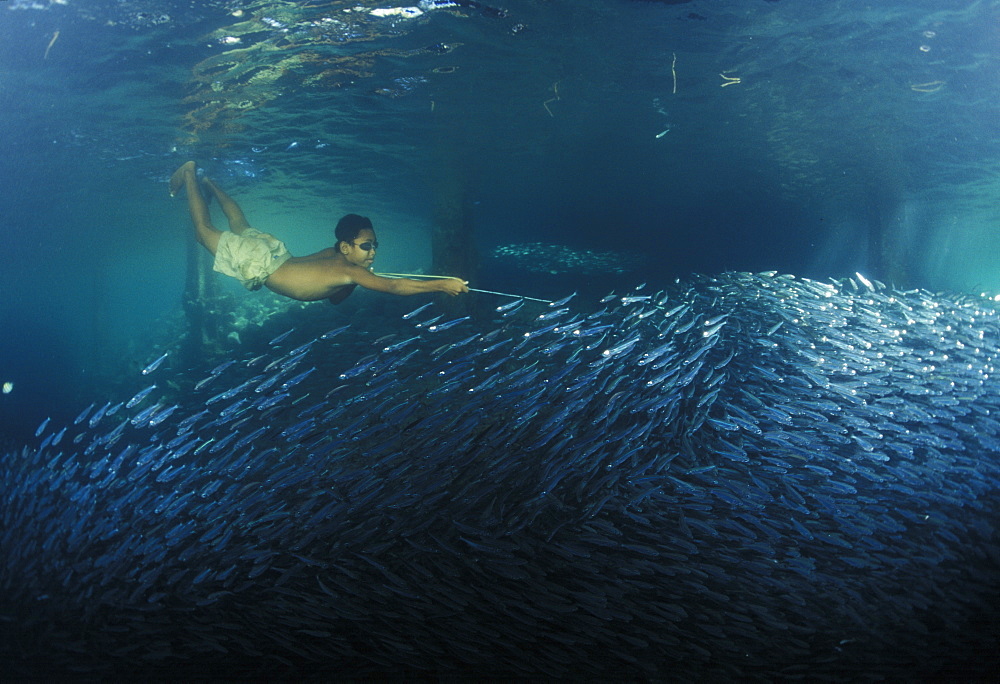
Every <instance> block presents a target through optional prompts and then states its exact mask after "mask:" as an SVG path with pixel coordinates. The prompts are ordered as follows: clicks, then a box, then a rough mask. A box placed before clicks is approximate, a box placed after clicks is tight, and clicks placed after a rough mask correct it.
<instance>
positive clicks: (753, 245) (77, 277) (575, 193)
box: [0, 0, 1000, 638]
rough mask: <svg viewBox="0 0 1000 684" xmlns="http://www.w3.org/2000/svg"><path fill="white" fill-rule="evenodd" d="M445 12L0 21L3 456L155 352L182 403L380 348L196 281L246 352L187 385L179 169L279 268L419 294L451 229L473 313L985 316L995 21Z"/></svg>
mask: <svg viewBox="0 0 1000 684" xmlns="http://www.w3.org/2000/svg"><path fill="white" fill-rule="evenodd" d="M446 5H448V3H422V5H421V6H422V7H423V13H422V14H420V15H419V16H404V15H402V14H399V13H395V14H393V13H391V12H389V13H388V16H379V15H378V13H373V12H372V11H373V10H391V9H393V7H394V6H393V5H390V4H388V3H386V4H382V3H377V2H371V1H368V0H365V1H364V2H360V3H359V2H320V1H318V0H317V1H315V2H306V3H297V4H293V3H270V2H252V3H251V2H233V1H232V0H227V1H216V0H211V1H206V2H199V3H186V2H169V1H168V2H156V3H153V2H148V1H145V0H126V1H112V0H92V1H86V2H85V1H84V0H76V1H73V0H71V1H70V2H66V3H64V2H53V1H51V0H5V1H4V2H0V184H2V187H3V191H2V193H0V229H2V230H3V233H4V235H5V236H6V239H5V240H4V242H3V253H4V257H3V261H2V264H3V267H2V268H0V330H2V333H0V383H9V384H6V385H4V388H5V392H4V393H2V394H0V448H2V450H3V451H7V450H8V449H13V448H18V447H20V446H22V445H25V444H36V443H37V441H38V440H36V439H35V437H34V435H35V431H36V427H37V426H38V425H39V424H40V423H42V421H43V420H45V419H46V418H51V423H50V425H52V426H57V425H66V424H69V423H71V422H72V420H73V419H74V418H75V417H76V416H77V415H78V414H79V413H80V411H81V410H82V409H83V408H84V407H86V406H88V405H89V404H91V403H94V404H95V405H96V406H97V407H99V406H101V405H103V404H104V403H105V402H107V401H109V400H111V401H112V402H115V401H122V400H126V399H127V398H128V397H130V396H132V395H133V394H134V393H135V392H136V391H138V390H139V389H142V388H143V387H145V386H147V385H148V384H149V382H148V379H147V378H145V377H143V376H142V375H141V374H140V370H141V369H142V368H143V367H144V366H146V365H147V364H148V363H149V362H151V361H153V360H154V359H156V358H157V357H159V356H160V355H161V354H162V353H163V352H164V351H166V350H170V351H171V356H170V357H169V358H168V360H167V362H166V363H165V364H164V366H163V367H162V368H161V369H160V371H158V372H160V373H162V374H163V377H164V380H163V383H164V388H163V389H164V391H168V392H175V393H176V392H185V391H188V390H189V388H190V386H191V385H193V383H194V382H196V381H198V380H200V379H202V378H203V377H204V376H205V372H206V368H208V367H211V366H212V365H214V364H215V363H216V362H218V361H220V360H222V359H224V358H226V356H227V355H229V356H232V357H234V358H235V357H239V358H241V359H243V358H245V357H246V356H247V355H248V353H249V350H254V352H255V353H256V352H257V351H258V350H261V349H264V350H266V349H267V341H268V340H269V339H271V338H272V337H273V336H275V335H277V334H279V333H282V332H284V331H285V330H287V329H288V327H289V326H290V325H295V326H296V327H297V329H298V334H297V336H300V337H302V338H303V339H304V338H305V337H308V335H309V334H311V333H315V332H317V331H320V332H321V331H323V330H326V329H330V328H334V327H336V326H340V325H344V324H347V323H350V324H351V325H352V326H353V327H354V330H356V331H357V332H358V334H359V336H360V337H359V339H363V340H364V343H363V344H364V345H367V344H368V343H369V342H370V341H371V340H373V339H378V338H379V336H380V334H381V333H382V332H384V331H385V330H391V329H393V326H394V325H397V322H396V317H397V316H398V314H399V310H400V308H401V306H402V305H401V304H400V303H398V302H390V301H387V298H388V295H377V294H374V293H363V292H359V293H356V294H355V295H353V296H352V297H351V299H350V300H348V301H347V302H346V303H345V304H343V305H341V306H340V307H338V308H332V307H330V306H329V305H328V304H314V305H310V306H306V307H295V308H293V309H292V310H291V312H290V313H289V311H282V312H281V313H280V314H274V312H275V311H276V310H277V309H278V307H279V306H280V304H279V303H278V302H277V301H276V300H275V299H274V298H273V297H271V296H270V294H269V293H267V292H258V293H247V292H245V291H244V290H243V289H242V288H240V287H239V286H238V285H237V284H235V283H233V282H231V281H226V280H225V279H224V278H222V276H219V275H214V274H213V275H211V276H210V277H211V278H213V279H215V280H214V282H216V284H217V286H218V288H219V292H220V294H219V297H218V299H217V300H215V301H214V303H213V305H212V306H213V307H214V308H213V312H212V315H214V316H217V317H219V318H220V320H224V321H225V324H224V325H225V326H229V327H227V328H225V330H227V331H231V332H232V333H233V335H235V337H229V338H226V339H227V340H228V341H227V342H226V344H227V345H228V346H226V347H225V348H217V349H214V350H212V354H213V356H212V358H206V359H205V362H204V363H191V362H190V360H187V361H182V360H181V358H182V357H181V356H180V355H179V354H177V353H175V352H176V351H177V346H178V344H179V340H181V339H182V337H183V335H184V330H185V321H184V312H183V309H182V298H183V294H184V291H185V277H186V269H187V263H188V261H187V259H188V250H189V249H190V248H191V241H192V236H191V229H190V222H189V219H188V216H187V210H186V206H185V204H184V201H183V198H180V199H171V198H170V197H169V196H168V193H167V189H166V182H167V179H168V178H169V177H170V174H171V173H172V172H173V171H174V169H176V168H177V167H178V165H180V164H181V163H183V162H184V161H186V160H188V159H195V160H197V161H198V163H199V164H200V166H201V167H202V168H204V169H205V171H206V172H207V173H208V174H210V175H211V176H212V177H213V178H214V179H215V180H216V181H217V182H218V183H219V184H220V185H221V186H222V187H223V188H225V189H226V190H227V191H228V192H229V193H230V194H232V195H233V196H234V197H235V198H236V199H237V200H238V201H239V202H240V203H241V205H242V206H243V208H244V210H245V211H246V213H247V215H248V216H249V217H250V220H251V222H252V223H253V224H254V225H255V226H257V227H260V228H264V229H266V230H268V231H270V232H274V233H275V234H277V235H278V236H279V237H280V238H282V239H283V240H284V241H285V242H286V244H287V245H288V247H289V249H290V250H291V251H292V253H293V254H296V255H298V254H306V253H310V252H313V251H316V250H318V249H321V248H324V247H327V246H329V245H330V244H332V242H333V235H332V233H333V226H334V224H335V222H336V220H337V219H338V218H339V217H340V216H341V215H343V214H345V213H348V212H356V213H361V214H364V215H367V216H370V217H371V218H372V219H373V221H374V222H375V225H376V229H377V230H378V236H379V241H380V243H381V244H382V248H381V249H380V250H379V261H378V264H377V265H378V268H379V269H380V270H384V271H394V272H416V271H421V270H423V271H426V270H427V269H429V268H430V264H431V245H430V242H431V240H430V236H431V232H432V229H433V228H434V226H435V225H436V224H437V223H438V222H439V221H440V220H441V215H442V213H443V210H447V208H449V207H455V206H459V207H461V210H462V216H463V218H464V219H465V221H466V225H467V226H469V227H470V228H471V229H472V231H473V237H472V239H473V241H474V244H475V247H476V250H477V255H478V258H477V261H476V263H475V264H470V266H469V268H470V273H469V274H468V275H467V277H468V278H469V279H470V286H472V287H476V288H479V289H483V290H490V291H497V292H502V293H514V294H521V295H528V296H533V297H540V298H547V299H557V298H560V297H563V296H565V295H568V294H570V293H571V292H574V291H575V292H578V293H579V294H578V299H577V300H576V302H578V303H580V306H581V308H582V309H583V310H589V309H588V308H587V307H591V306H596V304H595V303H596V301H597V300H598V299H599V298H600V297H602V296H603V295H605V294H607V293H608V292H610V291H616V292H619V293H621V292H624V291H628V290H631V289H632V288H635V287H636V286H638V285H640V284H643V283H645V284H647V290H648V291H650V292H653V291H657V290H659V289H661V288H664V287H670V286H673V285H674V284H675V283H677V282H678V281H679V282H682V283H683V282H686V281H688V280H690V279H691V278H692V277H694V276H695V275H696V274H706V275H708V276H711V275H713V274H720V273H723V272H760V271H772V270H773V271H777V272H779V273H788V274H793V275H795V276H797V277H799V278H803V277H804V278H812V279H815V280H818V281H826V280H827V279H829V278H835V279H842V278H846V277H850V276H853V275H854V274H855V272H860V273H862V274H864V275H865V276H866V277H867V278H869V279H872V280H876V281H881V282H882V283H886V284H888V285H890V286H895V287H898V288H900V289H902V290H913V289H918V288H921V289H924V290H931V291H946V292H951V293H958V294H959V295H961V294H970V295H975V296H978V295H980V294H981V293H988V294H995V293H997V292H1000V265H998V260H997V255H998V254H1000V250H998V247H1000V244H998V240H1000V238H998V237H997V231H996V230H995V227H996V226H997V225H998V220H1000V215H998V210H997V208H996V207H997V202H996V199H995V198H996V197H997V194H998V193H1000V185H998V182H997V178H996V173H995V169H994V165H993V164H992V161H991V160H993V159H995V158H997V155H998V153H1000V138H998V137H997V135H996V130H997V125H998V123H1000V120H998V116H997V109H996V104H995V103H996V102H997V101H998V97H1000V82H998V81H997V79H996V77H995V74H996V73H997V71H998V66H1000V64H998V62H1000V49H998V44H997V36H996V30H995V28H994V27H995V26H996V25H997V23H998V19H1000V17H998V15H1000V6H998V4H997V2H995V0H962V1H961V2H954V3H949V4H948V6H947V7H944V8H942V4H941V3H940V2H936V1H934V0H910V1H906V2H887V3H878V4H877V5H873V4H872V3H869V2H861V0H835V1H832V2H823V3H821V4H819V3H810V4H808V5H802V4H801V3H794V2H791V1H789V0H784V1H772V0H716V1H713V2H709V1H708V0H692V1H690V2H656V1H643V0H546V1H544V2H543V1H541V0H509V1H508V0H503V1H502V2H501V0H496V2H495V3H492V2H489V3H483V4H479V3H471V4H470V3H468V2H461V3H458V4H457V5H454V6H446ZM410 14H411V15H415V14H416V13H410ZM214 210H215V211H216V212H218V209H217V208H214ZM219 224H220V225H224V223H223V222H222V221H221V217H220V218H219ZM526 245H530V246H532V247H530V248H525V246H526ZM505 249H506V250H508V251H509V252H512V253H520V254H522V256H520V257H510V258H504V257H503V256H502V253H503V251H504V250H505ZM519 250H520V251H519ZM566 255H573V256H571V257H569V256H566ZM418 300H419V301H418ZM468 300H469V302H470V307H471V308H473V309H475V310H479V311H482V310H492V307H495V306H496V305H498V304H502V303H506V302H509V301H511V300H510V299H507V298H505V297H502V296H496V295H483V294H474V295H469V296H468ZM424 301H425V300H424V299H421V298H414V299H413V300H412V301H408V302H406V306H405V307H404V308H406V309H407V310H409V309H410V308H415V307H416V306H418V305H419V304H421V303H424ZM947 301H959V299H949V300H947ZM410 304H412V306H410ZM897 313H898V312H897ZM390 319H391V320H392V322H390ZM768 325H770V322H769V323H768ZM970 325H971V324H970ZM758 332H759V331H758ZM365 335H368V336H367V337H365ZM359 346H363V345H362V343H360V342H359ZM366 351H368V350H366V349H361V348H357V349H351V350H350V352H351V353H356V354H357V356H358V357H361V356H363V355H364V353H365V352H366ZM341 353H343V351H342V352H341ZM921 353H923V352H921ZM356 360H357V359H350V360H348V359H340V358H338V365H337V367H338V368H345V367H349V366H350V365H351V364H352V363H353V362H354V361H356ZM795 360H800V359H798V358H797V357H796V359H795ZM168 378H169V379H170V380H169V381H168ZM171 382H172V385H171V384H170V383H171ZM6 390H9V391H6ZM189 408H190V407H189ZM42 432H43V433H44V432H45V431H44V430H43V431H42ZM984 453H992V452H989V449H986V448H985V447H984ZM928 486H930V485H928ZM845 638H849V636H846V637H845Z"/></svg>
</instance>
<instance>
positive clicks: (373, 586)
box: [0, 272, 1000, 681]
mask: <svg viewBox="0 0 1000 684" xmlns="http://www.w3.org/2000/svg"><path fill="white" fill-rule="evenodd" d="M435 306H436V305H433V304H432V305H425V306H421V307H419V308H417V309H416V310H414V311H412V312H410V313H408V314H406V315H405V316H403V317H402V318H400V319H398V320H397V321H395V322H394V323H393V324H392V325H394V326H395V331H394V332H393V333H392V334H390V335H385V336H382V337H378V338H377V339H371V340H368V339H361V340H360V342H359V340H358V339H357V338H358V337H359V336H361V337H363V335H362V334H361V333H358V332H356V331H355V330H353V329H352V328H351V327H349V326H340V327H337V328H335V329H333V330H331V331H330V332H328V333H327V334H324V335H322V336H318V337H313V338H309V339H301V338H300V337H298V336H296V331H295V330H289V331H287V332H286V333H283V334H282V335H280V336H279V337H276V338H275V339H273V340H271V343H270V344H269V345H267V348H266V350H264V351H261V350H257V351H256V352H255V354H256V355H253V356H251V355H249V354H248V355H247V357H246V358H236V359H232V360H230V361H228V362H226V363H223V364H220V365H219V366H217V367H216V368H214V369H212V370H211V371H210V372H208V373H207V375H204V376H203V377H200V376H199V377H198V381H197V383H195V384H194V385H193V387H194V389H193V390H192V391H191V392H190V394H188V395H186V396H184V397H183V398H182V399H180V400H178V399H176V398H174V399H171V400H167V399H166V398H165V396H166V395H163V393H162V390H159V393H158V388H159V387H165V386H166V384H167V383H166V380H167V378H168V377H169V374H170V373H180V372H181V370H180V369H177V368H173V367H172V366H171V364H165V363H164V362H165V360H166V359H167V358H168V356H167V354H162V355H160V356H158V357H157V358H156V359H155V360H154V361H153V362H152V363H150V365H149V366H148V367H147V368H146V369H144V370H143V371H142V375H143V376H147V375H148V376H149V378H148V379H146V380H145V381H144V383H143V384H144V385H145V384H146V383H149V382H150V381H151V380H152V379H154V378H155V379H156V382H155V383H152V384H148V385H147V386H146V387H145V388H144V389H142V390H141V391H139V392H138V393H136V394H135V395H134V396H132V397H131V398H123V399H122V400H121V401H118V400H114V401H108V402H107V403H105V404H103V405H100V406H90V407H87V409H86V410H84V411H82V412H81V413H80V414H79V415H78V416H77V417H76V419H75V420H74V421H73V422H72V423H70V424H67V425H58V424H52V422H53V421H48V420H47V421H45V422H44V423H43V424H42V425H40V426H39V428H38V431H37V434H36V439H37V443H36V444H32V445H29V446H26V447H24V448H23V449H21V450H20V451H17V452H13V453H7V454H4V455H2V456H0V491H2V499H0V657H2V659H3V661H4V663H5V668H7V671H8V674H10V675H11V676H23V677H32V676H38V675H39V673H40V670H39V668H42V670H41V672H42V674H46V675H53V676H54V675H55V674H58V673H75V674H84V675H93V676H98V677H103V676H113V675H115V674H121V673H126V672H127V673H136V672H141V671H142V668H144V667H149V668H163V667H180V666H183V665H184V664H189V663H190V664H199V663H209V662H211V663H215V664H216V666H217V667H225V668H228V670H227V671H230V672H238V671H239V670H240V668H253V672H254V673H256V674H257V675H258V676H259V675H261V674H262V673H263V674H267V673H272V674H275V673H277V674H279V675H282V676H290V674H291V673H295V672H299V671H303V670H304V669H308V668H310V667H319V668H326V670H325V671H328V672H339V673H350V674H352V675H355V676H356V675H363V674H365V673H400V672H407V673H411V674H414V673H428V674H439V675H449V674H456V673H458V674H464V675H468V674H470V673H479V674H488V675H490V676H502V675H509V676H515V677H524V678H541V677H544V678H564V679H567V680H569V679H574V678H584V679H589V680H594V681H597V680H599V679H602V678H608V677H613V678H615V680H616V681H624V680H635V681H692V680H697V679H704V678H709V679H714V680H723V681H736V680H756V681H778V680H788V679H805V680H810V679H814V678H817V677H818V678H827V679H829V678H837V677H843V676H845V673H852V675H850V676H855V677H861V678H863V676H873V677H876V678H878V677H885V678H889V679H891V680H897V681H903V680H909V679H911V678H913V677H916V676H919V675H922V674H924V673H928V672H931V673H933V672H947V671H948V668H949V667H951V666H952V665H954V663H955V662H956V660H959V659H961V660H962V662H964V663H966V664H968V663H969V662H972V665H973V666H974V665H975V661H974V660H972V661H970V660H969V658H971V656H970V654H978V656H977V657H979V658H982V656H983V653H988V652H989V650H988V649H987V650H984V649H983V643H982V641H981V640H982V639H984V638H986V637H984V636H983V635H982V634H979V633H977V632H976V630H975V629H974V628H973V627H971V626H972V625H975V624H978V623H977V620H979V619H980V618H981V617H982V613H983V611H984V610H986V608H985V606H989V605H990V602H993V605H995V601H996V596H997V593H998V592H997V589H998V571H1000V553H998V550H997V548H998V547H997V540H998V538H997V528H996V525H997V521H998V520H1000V518H998V515H997V514H998V508H1000V507H998V502H997V493H998V486H1000V392H998V391H997V387H996V382H997V380H996V372H997V369H996V365H997V362H998V356H1000V313H998V310H997V308H995V307H996V305H995V304H994V303H992V302H991V301H989V300H986V299H980V298H975V297H960V296H945V295H934V294H931V293H928V292H925V291H908V292H901V291H897V290H893V289H890V288H887V287H885V286H883V285H881V284H879V283H873V282H870V281H868V280H866V279H864V278H863V277H861V276H858V277H857V278H854V279H849V280H845V281H843V282H840V281H837V282H833V281H831V282H829V283H822V282H817V281H813V280H806V279H801V278H795V277H792V276H787V275H779V274H776V273H773V272H768V273H761V274H748V273H726V274H722V275H719V276H715V277H696V278H694V279H692V281H691V282H690V283H687V284H678V285H677V286H676V287H673V288H671V289H670V290H668V291H661V292H656V293H647V292H645V291H644V290H643V289H638V290H632V291H628V292H625V293H619V294H613V295H609V296H608V297H605V298H604V299H603V300H601V302H600V303H589V304H588V303H581V302H579V301H572V300H571V298H570V297H567V298H565V299H563V300H561V301H558V302H554V303H553V304H551V305H549V306H543V305H537V304H533V303H525V302H521V301H519V302H514V303H511V304H509V305H504V306H500V307H498V308H497V309H496V311H495V312H494V316H493V317H492V318H487V319H485V320H484V319H482V318H473V319H466V318H455V317H452V318H448V317H446V316H441V315H439V314H438V313H435ZM348 338H350V339H351V340H352V342H353V343H355V344H358V343H363V344H364V345H365V346H366V347H367V348H368V350H369V351H368V352H367V353H364V354H355V355H353V356H348V355H345V354H344V353H343V347H342V345H343V344H344V343H345V340H347V339H348ZM150 356H151V357H152V356H153V354H151V355H150ZM161 376H162V377H161ZM984 667H985V665H984ZM862 675H863V676H862Z"/></svg>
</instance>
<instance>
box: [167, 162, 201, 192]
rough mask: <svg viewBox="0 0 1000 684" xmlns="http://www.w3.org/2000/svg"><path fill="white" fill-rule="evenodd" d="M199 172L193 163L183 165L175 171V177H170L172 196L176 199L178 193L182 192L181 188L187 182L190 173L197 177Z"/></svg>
mask: <svg viewBox="0 0 1000 684" xmlns="http://www.w3.org/2000/svg"><path fill="white" fill-rule="evenodd" d="M197 172H198V167H197V166H196V165H195V163H194V162H193V161H189V162H184V163H183V164H181V167H180V168H179V169H177V170H176V171H174V175H172V176H171V177H170V196H171V197H174V196H176V195H177V191H178V190H180V189H181V186H182V185H184V183H185V182H186V181H187V175H188V174H189V173H190V174H192V175H195V174H197Z"/></svg>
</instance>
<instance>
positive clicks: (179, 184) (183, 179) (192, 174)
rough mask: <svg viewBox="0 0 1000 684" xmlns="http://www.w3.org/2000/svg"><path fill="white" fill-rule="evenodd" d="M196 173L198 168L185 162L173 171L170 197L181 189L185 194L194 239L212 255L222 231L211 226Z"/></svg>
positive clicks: (192, 163) (191, 162)
mask: <svg viewBox="0 0 1000 684" xmlns="http://www.w3.org/2000/svg"><path fill="white" fill-rule="evenodd" d="M197 171H198V168H197V167H196V166H195V163H194V162H193V161H189V162H185V163H184V164H182V165H181V167H180V168H179V169H177V170H176V171H174V175H173V176H171V177H170V196H171V197H173V196H174V195H176V194H177V193H178V192H179V191H180V189H181V188H184V190H185V191H186V192H187V197H188V210H189V211H190V212H191V221H192V222H193V223H194V231H195V238H196V239H197V240H198V242H200V243H201V244H202V245H204V246H205V249H207V250H208V251H209V252H211V253H212V254H213V255H214V254H215V250H216V248H218V246H219V237H220V236H221V235H222V231H220V230H218V229H217V228H216V227H215V226H213V225H212V219H211V217H210V216H209V213H208V204H207V203H206V202H205V198H204V197H203V196H202V194H201V190H200V189H199V188H198V173H197Z"/></svg>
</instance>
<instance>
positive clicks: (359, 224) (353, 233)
mask: <svg viewBox="0 0 1000 684" xmlns="http://www.w3.org/2000/svg"><path fill="white" fill-rule="evenodd" d="M365 229H367V230H375V228H374V227H372V222H371V220H370V219H369V218H368V217H366V216H358V215H357V214H348V215H347V216H345V217H344V218H342V219H340V220H339V221H337V228H336V230H334V231H333V234H334V235H336V236H337V245H340V243H341V242H354V238H356V237H358V235H359V234H360V233H361V231H363V230H365Z"/></svg>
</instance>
